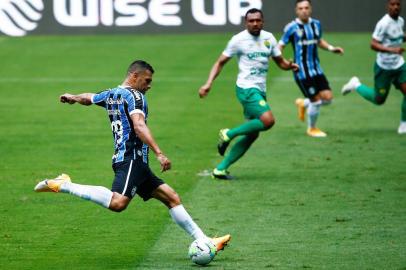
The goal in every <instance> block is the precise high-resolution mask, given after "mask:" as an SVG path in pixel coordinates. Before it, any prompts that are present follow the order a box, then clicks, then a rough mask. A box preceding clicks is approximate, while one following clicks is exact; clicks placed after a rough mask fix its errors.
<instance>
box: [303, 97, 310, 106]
mask: <svg viewBox="0 0 406 270" xmlns="http://www.w3.org/2000/svg"><path fill="white" fill-rule="evenodd" d="M303 104H304V106H305V108H307V107H309V104H310V99H308V98H305V99H304V103H303Z"/></svg>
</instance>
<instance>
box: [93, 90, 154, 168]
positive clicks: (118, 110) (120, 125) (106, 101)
mask: <svg viewBox="0 0 406 270" xmlns="http://www.w3.org/2000/svg"><path fill="white" fill-rule="evenodd" d="M92 103H94V104H96V105H99V106H102V107H104V108H105V109H106V111H107V114H108V116H109V119H110V123H111V130H112V132H113V139H114V155H113V157H112V161H113V163H117V162H122V161H126V160H131V159H134V160H135V159H136V158H142V159H143V161H144V162H145V163H148V145H146V144H144V143H143V142H142V141H141V139H140V138H138V136H137V134H135V131H134V126H133V123H132V121H131V117H130V116H131V115H132V114H134V113H141V114H143V115H144V117H145V122H146V121H147V117H148V105H147V100H146V98H145V96H144V95H143V94H142V93H141V92H139V91H137V90H134V89H131V87H123V86H119V87H117V88H113V89H107V90H105V91H102V92H100V93H98V94H95V95H93V96H92Z"/></svg>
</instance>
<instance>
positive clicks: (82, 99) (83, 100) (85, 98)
mask: <svg viewBox="0 0 406 270" xmlns="http://www.w3.org/2000/svg"><path fill="white" fill-rule="evenodd" d="M93 95H94V94H92V93H83V94H79V95H72V94H68V93H66V94H63V95H61V96H60V97H59V100H60V101H61V102H62V103H69V104H75V103H76V102H77V103H79V104H82V105H86V106H89V105H92V96H93Z"/></svg>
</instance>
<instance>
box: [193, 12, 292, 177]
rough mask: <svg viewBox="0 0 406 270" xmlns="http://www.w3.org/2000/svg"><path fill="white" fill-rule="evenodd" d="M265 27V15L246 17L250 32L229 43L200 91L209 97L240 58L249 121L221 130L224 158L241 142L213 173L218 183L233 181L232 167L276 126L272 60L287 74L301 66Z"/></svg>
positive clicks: (240, 93) (241, 95)
mask: <svg viewBox="0 0 406 270" xmlns="http://www.w3.org/2000/svg"><path fill="white" fill-rule="evenodd" d="M263 25H264V20H263V13H262V11H261V10H259V9H250V10H248V11H247V13H246V15H245V26H246V30H245V31H242V32H240V33H239V34H237V35H235V36H233V38H232V39H231V40H230V41H229V43H228V45H227V48H226V49H225V50H224V52H223V53H222V54H221V55H220V57H219V58H218V60H217V61H216V63H215V64H214V66H213V67H212V69H211V71H210V74H209V78H208V79H207V82H206V83H205V84H204V85H203V86H202V87H201V88H200V89H199V95H200V97H201V98H204V97H205V96H207V94H208V93H209V91H210V89H211V87H212V84H213V81H214V80H215V78H216V77H217V76H218V75H219V74H220V72H221V70H222V68H223V67H224V65H225V64H226V63H227V62H228V61H229V60H230V59H231V58H232V57H233V56H236V57H237V58H238V67H239V74H238V78H237V83H236V84H237V85H236V95H237V98H238V100H239V101H240V103H241V105H242V106H243V109H244V115H245V118H246V120H247V121H246V122H245V123H243V124H241V125H239V126H237V127H234V128H232V129H222V130H220V141H219V144H218V151H219V154H220V155H221V156H223V155H224V153H225V151H226V148H227V146H228V145H229V143H230V142H231V141H232V140H233V139H234V138H236V137H239V139H238V141H237V142H236V143H235V144H234V145H233V147H232V148H231V150H230V152H229V153H228V154H227V155H226V156H225V158H224V159H223V161H222V162H221V163H220V164H219V165H218V166H217V167H216V168H215V169H214V170H213V173H212V175H213V177H215V178H217V179H225V180H230V179H232V177H231V176H230V174H229V173H228V171H227V169H228V167H229V166H230V165H231V164H233V163H234V162H236V161H237V160H238V159H239V158H241V157H242V156H243V155H244V154H245V152H246V151H247V150H248V149H249V147H250V146H251V145H252V143H253V142H254V141H255V140H256V139H257V138H258V135H259V132H261V131H265V130H268V129H270V128H271V127H272V126H273V124H274V123H275V119H274V116H273V114H272V112H271V108H270V106H269V105H268V103H267V102H266V76H267V73H268V69H269V61H270V59H271V58H272V59H273V60H274V61H275V63H276V64H277V65H278V66H279V67H280V68H281V69H284V70H291V69H293V70H298V68H299V67H298V65H297V64H295V63H293V62H291V61H288V60H286V59H285V58H283V57H282V54H281V52H280V50H279V48H278V44H277V41H276V39H275V37H274V36H273V35H272V34H271V33H269V32H266V31H264V30H262V28H263Z"/></svg>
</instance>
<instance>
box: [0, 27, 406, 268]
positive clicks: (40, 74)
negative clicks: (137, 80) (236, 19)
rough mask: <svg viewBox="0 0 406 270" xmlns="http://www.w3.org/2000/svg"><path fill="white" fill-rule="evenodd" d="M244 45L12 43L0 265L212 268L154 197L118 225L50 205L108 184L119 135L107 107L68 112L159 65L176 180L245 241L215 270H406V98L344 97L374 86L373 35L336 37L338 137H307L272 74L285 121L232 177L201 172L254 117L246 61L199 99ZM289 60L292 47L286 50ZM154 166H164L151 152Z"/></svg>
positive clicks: (158, 117)
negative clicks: (247, 106)
mask: <svg viewBox="0 0 406 270" xmlns="http://www.w3.org/2000/svg"><path fill="white" fill-rule="evenodd" d="M230 36H231V34H216V35H174V36H172V35H157V36H100V37H84V36H82V37H29V38H23V39H10V38H4V37H3V38H0V59H1V65H0V93H1V99H0V114H1V117H0V183H1V188H0V269H198V267H196V266H194V265H193V264H192V263H191V261H190V260H189V259H188V258H187V248H188V245H189V244H190V242H191V239H190V238H189V237H188V236H187V235H186V234H185V233H184V232H183V231H182V230H180V229H179V228H178V227H177V226H176V225H174V224H173V223H172V221H171V219H170V216H169V214H168V212H167V209H165V207H163V206H162V205H161V204H160V203H158V202H156V201H150V202H148V203H143V202H142V200H140V199H139V198H137V199H135V200H134V201H133V202H132V203H131V204H130V206H129V207H128V209H127V210H126V211H124V212H123V213H120V214H117V213H113V212H109V211H107V210H105V209H103V208H101V207H99V206H97V205H95V204H92V203H89V202H85V201H82V200H80V199H78V198H74V197H71V196H68V195H65V194H36V193H34V192H33V187H34V186H35V184H36V183H37V182H38V181H40V180H42V179H43V178H47V177H54V176H56V175H58V174H59V173H61V172H65V173H68V174H70V175H71V177H72V179H73V180H74V181H76V182H79V183H86V184H94V185H103V186H106V187H110V185H111V182H112V177H113V173H112V170H111V164H110V158H111V155H112V150H113V149H112V148H113V147H112V138H111V133H110V130H109V123H108V120H107V117H106V115H105V112H104V111H103V110H102V109H100V108H96V107H84V106H82V107H81V106H78V105H74V106H68V105H61V104H59V103H58V96H59V95H60V94H62V93H64V92H65V91H70V92H73V93H80V92H88V91H89V92H96V91H99V90H103V89H104V88H108V87H114V86H116V85H118V84H120V83H121V81H122V79H123V77H124V74H125V70H126V68H127V66H128V64H129V63H130V62H131V61H132V60H134V59H135V58H142V59H145V60H147V61H149V62H151V63H152V64H153V66H154V68H155V69H156V73H155V81H154V84H153V89H152V90H151V91H150V92H149V93H148V98H149V109H150V118H149V126H150V128H151V129H152V131H153V132H154V134H155V137H156V139H157V141H158V143H159V144H160V146H161V148H162V149H163V150H164V152H165V153H166V154H167V155H168V157H169V158H170V159H171V160H172V162H173V169H172V170H171V171H169V172H167V173H165V174H158V175H160V176H161V177H162V178H164V179H165V180H166V181H167V182H168V183H169V184H170V185H171V186H173V187H174V188H175V189H176V190H177V191H178V193H179V194H180V195H181V197H182V198H183V202H184V205H185V206H186V207H187V209H188V210H189V212H190V213H191V214H192V216H193V217H194V218H195V220H196V221H197V222H198V223H199V224H200V226H201V227H202V228H203V229H204V231H205V232H206V233H207V234H208V235H216V234H217V235H222V234H225V233H231V234H232V236H233V239H232V242H231V244H230V246H229V247H228V248H227V249H226V250H225V251H224V252H221V253H220V254H219V255H218V256H217V257H216V259H215V260H214V261H213V262H212V263H211V264H210V265H209V267H208V269H304V268H306V269H406V163H405V161H406V158H405V153H406V136H399V135H398V134H397V133H396V130H397V127H398V124H399V118H400V102H401V94H400V93H399V92H398V91H396V90H394V89H392V92H391V93H390V96H389V98H388V100H387V103H386V104H385V105H384V106H382V107H377V106H374V105H372V104H369V103H367V102H365V101H364V100H362V99H361V98H360V97H359V96H358V95H357V94H351V95H349V96H347V97H345V98H344V97H342V96H341V95H340V92H339V90H340V88H341V85H342V84H344V83H345V82H346V81H347V79H348V78H349V77H350V76H352V75H354V74H356V75H358V76H359V77H360V78H361V79H362V80H363V81H364V82H366V83H368V84H370V85H371V84H372V82H373V81H372V65H373V61H374V58H375V54H374V52H372V51H371V50H370V49H369V39H370V33H367V34H328V35H326V39H327V40H329V41H330V42H331V43H332V44H337V45H341V46H343V47H344V48H345V49H346V54H345V56H343V57H339V56H336V55H332V54H330V53H328V52H321V53H320V54H321V55H320V56H321V60H322V65H323V67H324V70H325V72H326V74H327V76H328V77H329V79H330V83H331V86H332V87H333V89H334V94H335V97H336V98H335V101H334V104H333V105H332V106H330V107H323V108H322V115H321V117H320V121H319V126H320V127H321V128H322V129H323V130H325V131H327V132H328V133H329V137H328V138H326V139H313V138H309V137H307V136H306V135H304V131H305V125H304V124H303V123H301V122H299V121H298V120H297V118H296V108H295V106H294V105H293V102H294V100H295V98H296V97H298V96H299V90H298V89H297V86H296V85H295V84H294V82H293V80H292V76H291V74H290V73H289V72H284V71H280V70H278V69H276V68H275V66H272V68H271V71H270V74H269V81H268V82H269V85H268V88H269V92H268V94H269V101H270V104H271V107H272V109H273V112H274V115H275V117H276V119H277V123H276V125H275V127H274V128H272V130H271V131H268V132H265V133H263V134H262V135H261V137H260V139H259V140H258V141H257V142H256V143H255V144H254V145H253V147H252V149H250V151H249V152H248V153H247V154H246V156H244V157H243V159H242V160H240V161H239V162H238V163H236V164H235V165H234V166H232V167H231V168H230V171H231V172H232V173H233V175H235V176H236V177H238V179H237V180H236V181H233V182H219V181H214V180H212V179H211V178H209V177H204V176H198V173H199V172H203V171H204V170H211V169H212V168H213V167H214V166H215V165H216V164H217V163H218V162H219V161H220V157H219V156H218V155H217V153H216V149H215V144H216V142H217V133H218V130H219V129H220V128H223V127H232V126H235V125H237V124H239V123H241V122H242V112H241V108H240V105H239V104H238V102H237V100H236V98H235V97H234V81H235V77H236V72H237V66H236V64H235V61H233V62H232V63H230V64H229V65H227V66H226V68H225V70H224V72H223V73H222V74H221V75H220V77H219V78H218V80H217V81H216V83H215V85H214V87H213V91H212V93H211V94H210V95H209V97H208V98H207V99H206V100H199V99H198V95H197V90H198V88H199V86H200V85H201V84H202V83H204V82H205V80H206V78H207V74H208V71H209V69H210V67H211V65H212V64H213V62H214V61H215V60H216V59H217V57H218V56H219V54H220V53H221V51H222V49H223V48H224V46H225V44H226V42H227V40H228V39H229V37H230ZM288 54H289V51H288ZM151 164H152V167H153V168H154V169H157V167H158V166H157V162H156V161H155V158H154V157H153V156H151Z"/></svg>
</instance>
